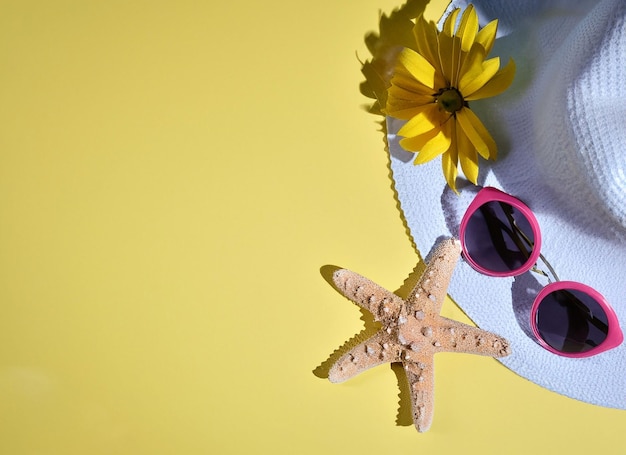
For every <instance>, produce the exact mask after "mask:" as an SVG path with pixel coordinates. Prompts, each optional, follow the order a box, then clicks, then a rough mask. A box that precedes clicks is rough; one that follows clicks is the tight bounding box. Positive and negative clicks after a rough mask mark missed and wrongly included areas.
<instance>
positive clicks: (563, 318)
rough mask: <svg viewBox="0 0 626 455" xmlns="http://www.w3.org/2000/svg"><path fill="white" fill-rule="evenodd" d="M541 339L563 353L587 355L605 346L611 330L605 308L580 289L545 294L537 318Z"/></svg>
mask: <svg viewBox="0 0 626 455" xmlns="http://www.w3.org/2000/svg"><path fill="white" fill-rule="evenodd" d="M535 322H536V325H537V330H538V331H539V334H540V335H541V338H543V340H544V341H545V342H546V343H548V344H549V345H550V346H552V347H553V348H554V349H556V350H558V351H561V352H570V353H576V352H587V351H589V350H590V349H593V348H594V347H596V346H598V345H599V344H600V343H602V342H603V341H604V340H605V339H606V336H607V332H608V330H609V325H608V319H607V316H606V313H605V312H604V310H603V309H602V306H601V305H600V304H599V303H598V302H597V301H596V300H595V299H594V298H593V297H591V296H590V295H588V294H586V293H584V292H582V291H578V290H560V291H554V292H551V293H550V294H548V295H546V296H545V297H544V298H543V300H542V301H541V303H540V304H539V307H538V308H537V314H536V316H535Z"/></svg>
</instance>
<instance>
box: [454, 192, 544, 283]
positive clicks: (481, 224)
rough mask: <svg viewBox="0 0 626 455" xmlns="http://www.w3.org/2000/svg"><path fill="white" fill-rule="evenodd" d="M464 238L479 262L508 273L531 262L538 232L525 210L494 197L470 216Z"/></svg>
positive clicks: (488, 268) (480, 264) (469, 250)
mask: <svg viewBox="0 0 626 455" xmlns="http://www.w3.org/2000/svg"><path fill="white" fill-rule="evenodd" d="M463 242H464V244H465V250H466V253H467V254H468V255H469V256H470V257H471V259H472V260H473V261H474V262H475V263H476V264H478V265H479V266H481V267H482V268H484V269H487V270H491V271H493V272H503V273H504V272H513V271H515V270H518V269H520V268H521V267H522V266H524V265H525V264H526V263H527V262H528V258H529V256H530V254H531V251H532V249H533V245H534V243H535V236H534V235H533V230H532V228H531V225H530V222H529V221H528V220H527V219H526V217H525V216H524V214H522V212H520V211H519V210H518V209H516V208H515V207H513V206H512V205H510V204H506V203H504V202H499V201H490V202H487V203H485V204H483V205H481V206H480V208H479V209H478V210H476V211H475V212H474V213H472V215H471V216H470V218H469V220H468V222H467V225H466V227H465V235H464V238H463Z"/></svg>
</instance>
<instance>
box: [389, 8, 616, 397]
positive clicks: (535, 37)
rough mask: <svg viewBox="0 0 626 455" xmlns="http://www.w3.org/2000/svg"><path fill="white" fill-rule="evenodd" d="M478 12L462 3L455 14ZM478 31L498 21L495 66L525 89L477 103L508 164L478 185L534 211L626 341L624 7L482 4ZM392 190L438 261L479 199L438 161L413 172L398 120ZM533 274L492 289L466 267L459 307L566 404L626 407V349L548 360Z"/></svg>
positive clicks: (552, 246) (564, 268) (569, 269)
mask: <svg viewBox="0 0 626 455" xmlns="http://www.w3.org/2000/svg"><path fill="white" fill-rule="evenodd" d="M469 3H470V2H468V1H465V0H454V1H453V2H452V5H451V6H450V9H449V10H451V9H452V8H466V7H467V6H468V4H469ZM471 3H473V5H474V7H475V8H476V11H477V13H478V16H479V19H480V24H481V26H484V25H485V24H487V23H488V22H490V21H491V20H493V19H496V18H497V19H498V21H499V25H498V39H497V40H496V43H495V46H494V48H493V51H492V54H493V55H498V56H500V57H501V58H502V60H503V61H507V60H508V58H509V57H512V58H513V59H514V60H515V62H516V66H517V71H516V75H515V80H514V81H513V84H512V85H511V87H510V88H509V89H508V90H507V91H505V92H504V93H503V94H501V95H499V96H497V97H494V98H490V99H486V100H481V101H478V102H475V103H470V104H471V109H472V110H473V111H474V112H475V113H477V115H478V117H479V118H480V119H481V120H482V121H483V123H484V124H485V126H486V127H487V129H488V130H489V131H490V132H491V134H492V135H493V137H494V139H495V141H496V143H497V145H498V150H499V158H498V160H497V161H495V162H492V161H489V162H485V161H482V162H481V165H480V174H479V184H480V185H483V186H493V187H496V188H499V189H501V190H503V191H505V192H507V193H509V194H511V195H513V196H515V197H517V198H519V199H521V200H522V201H524V202H525V203H526V204H527V205H528V206H529V207H530V208H531V209H532V211H533V212H534V213H535V215H536V217H537V220H538V222H539V225H540V228H541V232H542V248H541V251H542V254H543V255H544V256H545V257H546V259H547V260H548V261H549V262H550V264H551V265H552V266H553V267H554V269H555V270H556V271H557V273H558V275H559V278H561V279H563V280H572V281H578V282H581V283H584V284H586V285H589V286H591V287H592V288H594V289H596V290H598V291H599V292H600V293H602V294H603V295H604V296H605V297H606V299H607V300H608V302H609V303H610V305H611V306H612V307H613V309H614V310H615V312H616V315H617V317H618V319H619V320H620V322H621V325H622V329H623V330H625V331H626V278H625V277H626V1H625V0H580V1H575V2H574V1H570V0H519V1H514V2H506V1H496V0H474V1H473V2H471ZM387 122H388V127H387V129H388V142H389V152H390V156H391V170H392V177H393V180H394V187H395V190H396V192H397V197H398V199H399V202H400V207H401V210H402V213H403V216H404V218H405V220H406V223H407V226H408V228H409V231H410V234H411V237H412V239H413V241H414V243H415V246H416V247H417V249H418V250H419V251H420V252H422V253H423V254H425V253H427V252H428V251H429V250H430V249H431V248H432V247H433V245H434V244H435V243H436V242H437V241H438V239H440V238H442V237H450V236H452V237H457V238H458V236H459V225H460V222H461V217H462V216H463V214H464V212H465V210H466V208H467V207H468V205H469V203H470V202H471V201H472V199H473V197H474V195H475V194H476V192H477V191H478V188H477V187H476V186H474V185H472V184H469V183H467V184H463V183H462V181H459V182H458V183H457V188H458V189H459V191H460V194H458V195H457V194H455V193H454V192H453V191H452V190H450V188H448V187H447V185H446V181H445V178H444V176H443V173H442V171H441V163H440V161H439V160H438V159H435V160H433V161H431V162H429V163H427V164H423V165H417V166H416V165H414V164H413V163H412V161H413V157H414V155H413V154H412V153H408V152H406V151H404V150H403V149H402V147H401V146H400V145H399V139H400V138H399V137H397V136H396V135H395V134H394V133H395V132H397V131H398V129H399V127H400V126H401V122H400V121H398V120H395V119H391V118H388V119H387ZM545 284H546V283H545V280H544V279H542V277H541V276H539V275H537V274H535V273H532V272H527V273H525V274H523V275H521V276H518V277H515V278H495V277H490V276H485V275H482V274H480V273H478V272H476V271H475V270H474V269H473V268H471V267H470V265H469V264H467V263H465V262H463V261H461V263H460V264H459V266H458V267H457V269H456V271H455V273H454V276H453V278H452V282H451V285H450V288H449V293H450V296H451V297H452V299H453V300H454V301H455V302H456V303H457V304H458V305H459V306H460V307H461V308H462V309H463V310H464V311H465V312H466V313H467V315H468V316H469V317H470V318H471V319H472V320H473V321H474V322H475V323H476V324H477V325H478V326H479V327H481V328H483V329H486V330H489V331H493V332H495V333H498V334H500V335H502V336H504V337H506V338H507V339H508V340H509V342H510V343H511V348H512V354H511V355H510V356H509V357H505V358H503V359H501V360H500V361H501V362H502V363H503V364H504V365H506V366H507V367H508V368H510V369H511V370H512V371H514V372H516V373H518V374H519V375H521V376H523V377H525V378H527V379H529V380H531V381H533V382H535V383H537V384H539V385H541V386H543V387H546V388H548V389H551V390H553V391H556V392H558V393H561V394H564V395H566V396H569V397H572V398H575V399H578V400H582V401H585V402H589V403H594V404H598V405H602V406H607V407H615V408H621V409H626V343H622V344H621V345H620V346H618V347H617V348H615V349H612V350H609V351H606V352H604V353H601V354H598V355H595V356H592V357H588V358H584V359H573V358H568V357H562V356H559V355H556V354H553V353H551V352H549V351H547V350H546V349H544V348H542V347H541V346H540V345H539V344H538V342H537V340H536V339H535V337H534V336H533V334H532V331H531V329H530V308H531V305H532V303H533V300H534V297H535V296H536V294H537V293H538V292H539V290H540V289H541V288H542V287H543V286H544V285H545Z"/></svg>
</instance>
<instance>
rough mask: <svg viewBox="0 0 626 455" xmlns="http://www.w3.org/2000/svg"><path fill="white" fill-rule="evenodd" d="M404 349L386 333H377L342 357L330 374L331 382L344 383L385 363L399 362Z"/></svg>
mask: <svg viewBox="0 0 626 455" xmlns="http://www.w3.org/2000/svg"><path fill="white" fill-rule="evenodd" d="M401 353H402V348H401V347H400V346H398V345H397V344H396V343H393V342H392V341H390V340H389V337H388V336H387V334H386V333H383V332H377V333H376V334H375V335H374V336H372V337H371V338H369V339H367V340H366V341H364V342H362V343H360V344H358V345H356V346H355V347H353V348H352V349H350V351H348V352H346V353H345V354H344V355H342V356H341V357H340V358H339V359H338V360H337V361H336V362H335V364H334V365H333V366H332V367H331V368H330V371H329V372H328V379H329V380H330V382H335V383H336V382H343V381H346V380H347V379H350V378H351V377H353V376H356V375H357V374H359V373H362V372H363V371H365V370H369V369H370V368H372V367H375V366H377V365H381V364H383V363H391V362H398V361H399V360H400V356H401Z"/></svg>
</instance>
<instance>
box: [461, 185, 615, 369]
mask: <svg viewBox="0 0 626 455" xmlns="http://www.w3.org/2000/svg"><path fill="white" fill-rule="evenodd" d="M493 201H495V202H504V203H506V204H509V205H511V206H512V207H515V208H516V209H517V210H519V211H520V212H521V213H522V214H523V215H524V216H525V217H526V219H527V220H528V222H529V223H530V226H531V229H532V231H533V236H534V247H533V250H532V252H531V254H530V256H529V258H528V261H527V262H526V263H525V264H524V265H522V266H521V267H520V268H518V269H516V270H513V271H506V272H494V271H492V270H489V269H485V268H484V267H481V266H480V265H479V264H477V263H476V262H475V261H474V259H473V258H472V257H471V256H470V255H469V253H468V251H467V248H466V245H465V230H466V227H467V224H468V222H469V220H470V218H471V216H472V215H473V214H474V212H476V211H477V210H478V209H479V208H480V207H481V206H482V205H484V204H486V203H487V202H493ZM459 237H460V241H461V249H462V251H463V258H464V259H465V260H466V261H467V262H468V263H469V264H470V265H471V266H472V268H474V269H475V270H476V271H478V272H480V273H482V274H484V275H488V276H493V277H507V276H517V275H521V274H523V273H525V272H528V271H529V270H531V269H532V268H533V267H534V266H535V264H536V263H537V260H538V259H539V257H540V255H541V230H540V228H539V223H538V222H537V218H536V217H535V215H534V214H533V212H532V211H531V210H530V208H529V207H528V206H527V205H526V204H524V203H523V202H522V201H520V200H519V199H517V198H516V197H513V196H511V195H509V194H507V193H504V192H503V191H500V190H498V189H496V188H493V187H485V188H483V189H481V190H480V191H479V192H478V194H477V195H476V197H475V198H474V200H473V201H472V203H471V204H470V205H469V207H468V208H467V210H466V212H465V214H464V215H463V218H462V220H461V226H460V230H459ZM565 289H567V290H575V291H579V292H583V293H585V294H587V295H589V296H591V297H592V298H593V299H594V300H595V301H596V302H598V304H599V305H600V306H601V307H602V309H603V311H604V312H605V314H606V316H607V322H608V332H607V336H606V339H605V340H604V341H603V342H602V343H601V344H599V345H598V346H596V347H594V348H592V349H590V350H588V351H585V352H562V351H559V350H557V349H555V348H553V347H552V346H550V345H549V344H548V343H547V342H546V341H544V339H543V338H542V337H541V334H540V332H539V329H538V328H537V311H538V309H539V306H540V305H541V302H542V301H543V299H544V298H545V297H546V296H547V295H548V294H550V293H552V292H555V291H559V290H565ZM530 325H531V328H532V331H533V334H534V335H535V337H536V338H537V341H538V342H539V344H540V345H541V346H542V347H543V348H545V349H546V350H548V351H550V352H552V353H554V354H557V355H560V356H564V357H571V358H583V357H590V356H593V355H596V354H600V353H601V352H604V351H607V350H609V349H613V348H615V347H617V346H619V345H620V344H621V343H622V341H623V340H624V335H623V333H622V330H621V328H620V324H619V320H618V318H617V315H616V314H615V311H614V310H613V308H612V307H611V305H609V303H608V301H607V300H606V298H604V296H603V295H602V294H600V293H599V292H598V291H596V290H595V289H593V288H591V287H589V286H587V285H586V284H582V283H578V282H576V281H555V282H553V283H550V284H548V285H546V286H544V287H543V289H541V291H540V292H539V293H538V294H537V296H536V297H535V300H534V302H533V305H532V307H531V310H530Z"/></svg>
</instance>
